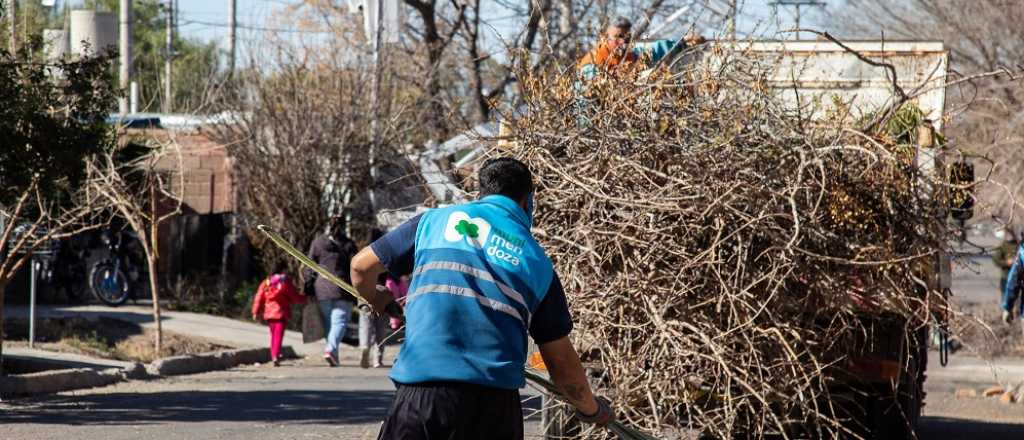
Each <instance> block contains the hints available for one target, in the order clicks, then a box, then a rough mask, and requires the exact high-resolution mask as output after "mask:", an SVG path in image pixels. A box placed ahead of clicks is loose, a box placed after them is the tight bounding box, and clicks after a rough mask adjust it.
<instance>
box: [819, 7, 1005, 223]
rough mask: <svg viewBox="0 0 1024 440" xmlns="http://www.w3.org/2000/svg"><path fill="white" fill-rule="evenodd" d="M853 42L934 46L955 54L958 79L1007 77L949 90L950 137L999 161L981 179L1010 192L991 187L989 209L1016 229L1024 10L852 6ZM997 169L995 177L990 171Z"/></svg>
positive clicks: (842, 16)
mask: <svg viewBox="0 0 1024 440" xmlns="http://www.w3.org/2000/svg"><path fill="white" fill-rule="evenodd" d="M833 18H834V20H835V21H834V23H835V24H836V25H837V26H840V27H841V28H842V30H843V31H844V33H845V34H846V35H847V36H851V37H869V38H886V39H914V40H920V39H934V40H940V41H943V42H944V43H945V46H946V48H947V49H948V50H949V51H950V67H951V69H950V70H951V77H952V79H953V80H954V81H955V80H956V79H957V78H965V77H971V76H973V75H978V74H983V73H986V72H998V71H1003V72H1005V73H1003V74H998V75H992V76H986V77H984V78H978V79H976V80H972V81H965V82H962V83H959V84H958V85H956V86H954V87H952V88H950V89H949V91H948V93H947V100H948V104H947V106H946V107H947V111H948V112H950V113H953V114H954V115H956V116H957V117H956V118H953V119H952V124H951V125H950V126H949V129H948V130H947V134H948V135H949V137H950V138H951V139H952V141H953V142H956V143H958V144H959V145H960V146H961V147H962V148H964V149H965V150H967V151H971V152H974V153H977V154H980V155H984V156H988V157H989V158H990V159H992V160H993V162H992V163H994V167H992V166H990V165H989V162H979V164H978V170H977V172H978V173H979V174H987V173H988V172H989V171H991V172H992V173H993V180H995V181H997V182H1002V183H1005V184H1006V185H1007V188H1008V189H1009V190H1008V191H1007V190H1004V188H1002V187H999V186H989V187H988V188H987V189H985V190H984V191H983V194H981V195H980V201H981V202H982V203H983V204H986V205H987V204H991V206H990V208H991V210H992V211H993V212H994V213H996V214H997V215H999V216H1000V217H1003V218H1004V219H1008V218H1009V217H1010V215H1011V213H1012V214H1014V215H1013V217H1015V220H1014V221H1015V222H1020V221H1021V220H1022V217H1021V215H1022V214H1024V211H1022V210H1021V208H1020V206H1019V205H1018V206H1017V207H1016V208H1014V207H1013V206H1014V203H1013V200H1014V199H1017V200H1021V199H1022V197H1021V196H1022V195H1024V179H1021V178H1020V177H1019V176H1020V175H1021V173H1022V172H1024V148H1022V147H1024V136H1022V134H1021V131H1020V128H1019V127H1020V126H1021V125H1022V124H1024V89H1022V88H1021V81H1020V78H1021V77H1020V75H1019V73H1020V71H1021V69H1022V67H1021V64H1020V63H1021V60H1022V59H1024V26H1020V23H1021V22H1022V21H1024V3H1021V2H1017V1H1008V0H984V1H969V0H896V1H891V0H849V1H848V2H847V5H846V7H845V8H843V9H840V10H838V11H837V12H836V14H835V15H834V17H833ZM989 168H990V169H989Z"/></svg>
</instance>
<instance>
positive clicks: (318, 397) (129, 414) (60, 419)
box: [0, 359, 392, 440]
mask: <svg viewBox="0 0 1024 440" xmlns="http://www.w3.org/2000/svg"><path fill="white" fill-rule="evenodd" d="M297 362H298V361H297ZM347 363H348V365H352V364H353V363H354V359H347ZM390 390H391V384H390V383H389V382H388V381H387V379H386V377H385V374H384V370H361V369H359V368H351V367H349V368H341V369H331V368H327V367H326V366H319V365H316V366H286V367H280V368H271V367H268V366H262V367H254V366H250V367H244V368H239V369H236V370H231V371H220V372H212V373H205V374H199V375H194V376H183V377H177V378H170V379H164V380H159V381H152V382H126V383H121V384H118V385H114V386H110V387H106V388H100V389H93V390H85V391H78V392H68V393H62V394H61V395H58V396H49V397H40V398H33V399H24V400H19V401H16V402H13V403H10V402H9V403H6V404H4V405H3V406H2V408H3V409H2V411H0V425H3V426H4V428H3V429H0V439H12V440H13V439H41V440H42V439H54V440H67V439H103V440H120V439H124V440H128V439H238V440H243V439H245V440H251V439H260V440H274V439H321V438H322V439H364V438H365V439H372V438H375V435H376V432H377V424H378V423H379V421H380V420H381V419H382V417H383V414H384V413H385V411H386V410H387V406H388V404H389V403H390V401H391V395H392V393H391V391H390Z"/></svg>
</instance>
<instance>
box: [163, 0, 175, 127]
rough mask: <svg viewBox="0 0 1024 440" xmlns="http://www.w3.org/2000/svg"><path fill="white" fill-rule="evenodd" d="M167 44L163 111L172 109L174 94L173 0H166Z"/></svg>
mask: <svg viewBox="0 0 1024 440" xmlns="http://www.w3.org/2000/svg"><path fill="white" fill-rule="evenodd" d="M166 43H167V44H166V45H165V47H164V50H165V51H166V56H165V58H164V105H163V107H164V109H163V111H164V113H170V112H171V110H172V109H173V107H174V106H173V104H174V95H172V94H171V93H173V90H172V89H171V79H172V78H171V61H172V60H173V59H174V0H167V42H166Z"/></svg>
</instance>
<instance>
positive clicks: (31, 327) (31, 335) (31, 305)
mask: <svg viewBox="0 0 1024 440" xmlns="http://www.w3.org/2000/svg"><path fill="white" fill-rule="evenodd" d="M30 263H31V264H32V270H31V276H32V280H31V281H29V288H28V292H29V300H28V348H35V345H36V264H39V263H38V262H37V261H36V257H35V256H33V257H32V260H31V261H30Z"/></svg>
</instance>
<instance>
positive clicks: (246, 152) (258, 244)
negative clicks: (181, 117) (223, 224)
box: [208, 9, 422, 273]
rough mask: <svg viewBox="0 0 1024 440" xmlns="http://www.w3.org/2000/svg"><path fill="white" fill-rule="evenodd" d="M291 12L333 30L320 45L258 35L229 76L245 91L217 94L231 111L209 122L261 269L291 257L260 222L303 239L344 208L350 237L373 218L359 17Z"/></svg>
mask: <svg viewBox="0 0 1024 440" xmlns="http://www.w3.org/2000/svg"><path fill="white" fill-rule="evenodd" d="M314 11H315V10H314ZM321 11H326V12H327V13H332V14H333V13H334V12H333V11H332V10H330V9H324V10H321ZM298 17H299V18H301V17H308V18H309V20H305V19H302V20H300V21H305V22H307V23H311V26H312V27H313V29H320V30H325V31H327V32H331V31H332V30H336V31H337V32H336V33H332V34H331V35H332V38H331V39H330V40H329V41H321V42H318V43H317V44H321V43H322V44H325V45H326V46H327V47H326V48H324V47H322V46H317V45H309V46H307V45H305V44H302V42H301V41H298V42H297V41H295V40H292V39H281V40H267V41H260V42H259V44H260V46H261V49H259V50H258V53H260V54H261V55H264V58H263V59H262V60H261V62H253V63H251V66H254V67H252V68H251V69H248V70H244V71H239V72H236V75H235V82H236V87H237V88H238V89H239V90H242V91H244V93H242V94H240V95H238V96H241V97H242V98H241V99H239V98H238V96H233V95H226V96H221V97H218V98H217V99H218V100H219V101H220V102H218V105H220V106H222V107H223V108H226V109H233V110H232V115H233V116H231V117H230V118H227V120H225V121H224V122H223V123H221V124H216V125H213V126H211V127H209V128H208V130H209V136H210V137H211V139H212V140H214V141H216V142H218V143H221V144H223V145H226V146H227V148H228V154H229V155H230V156H231V157H232V160H233V176H232V180H233V181H234V182H236V185H237V187H236V189H235V191H236V194H237V199H236V213H237V214H238V215H239V220H240V223H241V226H242V227H243V229H246V230H248V231H250V233H249V234H248V235H249V238H250V239H251V241H252V243H253V245H254V246H255V248H256V249H257V250H258V251H259V254H260V256H261V258H262V263H263V265H264V267H265V268H271V267H273V266H274V265H275V264H276V263H278V262H285V263H288V264H290V265H292V266H291V267H292V268H293V269H298V266H297V264H296V263H295V262H294V260H293V259H290V258H288V257H287V256H286V255H285V254H283V253H281V252H280V251H279V250H278V249H277V248H276V247H275V246H274V245H273V244H272V243H270V242H269V241H267V240H265V237H263V236H262V235H261V234H259V233H256V232H254V231H255V229H254V227H255V226H256V225H258V224H269V225H273V226H274V227H275V228H276V229H277V230H279V231H280V232H281V233H282V234H283V235H284V236H285V237H286V238H287V239H288V240H290V241H292V242H293V243H297V244H300V246H305V245H306V244H308V243H310V242H311V241H312V240H313V238H315V236H316V234H317V233H318V232H319V231H321V230H322V228H323V227H324V225H325V224H326V223H327V220H328V216H330V215H333V214H346V215H347V216H349V217H350V219H351V221H350V222H349V223H350V224H349V225H350V227H351V228H352V229H353V231H354V232H355V234H354V235H355V237H354V238H356V239H359V238H361V236H362V232H361V231H368V230H369V228H371V227H373V226H375V225H374V224H373V217H372V213H371V207H370V200H369V192H370V190H371V188H372V184H371V179H370V172H369V170H370V157H369V149H370V148H369V147H370V142H371V136H370V130H369V127H370V120H371V112H370V106H369V95H370V94H369V92H368V89H369V87H370V84H371V80H370V75H371V73H372V66H370V65H368V63H366V62H365V60H366V59H367V58H366V57H365V56H364V55H365V54H366V53H365V44H363V43H361V42H359V41H357V39H358V35H354V34H353V33H352V32H351V31H352V29H358V27H355V26H357V25H358V24H357V23H355V22H354V20H352V19H351V18H350V17H349V16H342V15H333V16H330V19H329V20H325V21H326V22H329V23H330V24H331V26H336V27H322V26H321V24H319V23H317V22H316V21H315V18H316V16H315V15H310V16H305V15H300V16H298ZM339 23H348V25H347V26H342V25H339ZM253 49H256V48H253ZM252 53H254V54H255V53H257V50H254V51H253V52H252ZM266 54H272V55H271V57H270V58H269V59H268V58H266V57H265V55H266ZM393 107H394V106H385V108H384V110H383V111H382V112H381V114H382V115H383V118H382V119H383V122H382V124H381V125H382V128H383V130H382V131H383V135H384V136H383V137H384V142H382V144H383V145H384V146H385V148H384V149H383V151H382V152H380V154H379V159H381V160H385V159H386V158H387V157H388V156H389V154H388V148H387V146H389V145H393V144H394V142H393V141H392V136H393V135H392V132H393V130H391V127H392V124H391V123H390V122H389V120H390V119H391V118H392V116H391V115H390V114H389V113H388V108H393ZM410 123H412V121H410ZM421 126H422V124H419V125H416V126H414V127H407V128H409V129H413V128H418V127H421ZM293 273H296V272H294V271H293Z"/></svg>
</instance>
